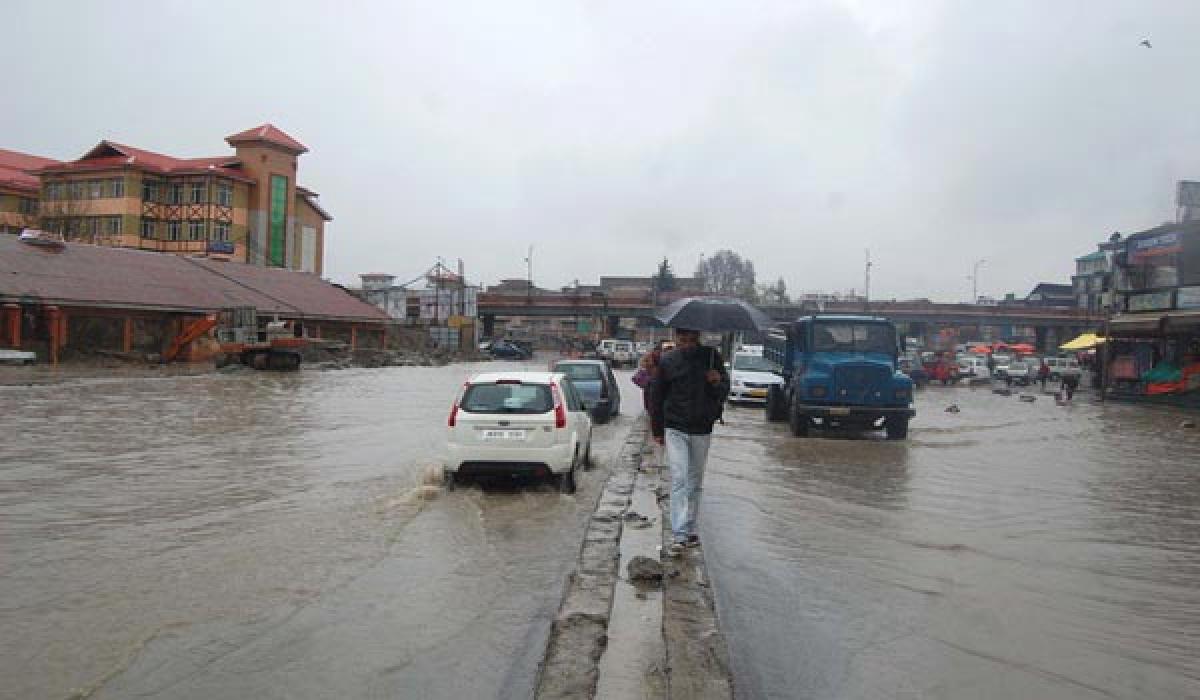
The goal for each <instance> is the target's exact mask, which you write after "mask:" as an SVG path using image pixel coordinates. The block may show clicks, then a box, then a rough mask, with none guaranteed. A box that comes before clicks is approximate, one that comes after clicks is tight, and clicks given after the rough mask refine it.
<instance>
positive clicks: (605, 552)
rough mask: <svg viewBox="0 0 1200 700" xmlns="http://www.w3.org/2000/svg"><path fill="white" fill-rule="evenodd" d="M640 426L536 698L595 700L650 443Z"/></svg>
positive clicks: (609, 489)
mask: <svg viewBox="0 0 1200 700" xmlns="http://www.w3.org/2000/svg"><path fill="white" fill-rule="evenodd" d="M646 432H647V431H646V424H645V421H643V420H638V421H637V422H635V423H634V425H633V427H632V428H631V429H630V431H629V434H628V435H626V437H625V440H624V441H623V443H622V445H621V449H620V450H619V451H618V453H617V457H616V459H615V460H614V462H613V464H612V468H611V470H610V472H609V476H608V479H607V481H605V483H604V488H603V489H602V491H601V493H600V497H599V499H598V501H597V504H596V510H595V512H593V513H592V516H591V519H590V520H589V522H588V527H587V532H586V533H585V534H584V537H583V543H582V544H581V545H580V551H579V562H578V565H577V567H576V570H575V571H574V572H572V573H571V576H570V577H569V579H568V581H567V586H566V591H565V592H564V594H563V600H562V603H561V605H560V606H559V610H558V616H557V617H556V618H555V620H554V625H553V626H552V627H551V630H550V639H549V640H548V641H547V644H546V654H545V657H544V658H543V661H542V664H541V668H540V669H539V672H538V683H537V690H536V692H535V697H537V698H544V699H547V700H548V699H550V698H583V697H588V698H590V697H593V696H594V695H595V692H596V684H597V682H598V680H599V676H600V672H599V668H600V665H599V662H600V658H601V657H602V656H603V655H604V650H605V648H606V647H607V645H608V623H609V619H610V616H611V614H612V605H613V595H614V589H615V587H616V584H617V579H618V566H619V564H620V547H621V533H622V529H623V528H622V526H623V521H622V519H621V516H622V514H623V513H624V512H625V510H626V509H627V508H628V507H629V503H630V500H631V495H632V493H633V485H634V480H635V479H636V478H637V470H638V465H639V464H640V462H641V453H642V445H644V444H645V442H646Z"/></svg>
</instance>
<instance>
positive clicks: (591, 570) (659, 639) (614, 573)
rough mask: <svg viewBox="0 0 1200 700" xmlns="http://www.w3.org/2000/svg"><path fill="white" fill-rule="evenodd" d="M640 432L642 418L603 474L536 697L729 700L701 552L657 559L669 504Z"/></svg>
mask: <svg viewBox="0 0 1200 700" xmlns="http://www.w3.org/2000/svg"><path fill="white" fill-rule="evenodd" d="M648 428H649V426H648V424H647V422H646V420H645V417H644V416H643V417H642V418H640V419H639V420H638V421H637V423H635V424H634V427H633V428H632V429H631V430H630V432H629V435H628V436H627V437H626V439H625V442H624V444H623V445H622V448H621V450H620V453H619V454H618V455H617V458H616V460H615V462H614V463H613V464H612V465H611V473H610V475H609V478H608V481H607V482H606V483H605V486H604V490H603V492H602V493H601V494H600V497H599V501H598V503H597V507H596V511H595V512H594V513H593V514H592V518H591V522H590V523H589V524H588V530H587V533H586V534H585V536H584V541H583V545H582V547H581V549H580V555H579V563H578V566H577V567H576V570H575V572H573V573H572V575H571V577H570V580H569V581H568V583H567V588H566V592H565V594H564V596H563V602H562V605H561V606H560V608H559V613H558V616H557V618H556V619H555V622H554V626H553V629H552V630H551V633H550V639H549V641H548V643H547V645H546V655H545V658H544V660H543V662H542V667H541V670H540V673H539V678H538V688H537V694H536V697H538V698H599V699H601V700H625V699H627V698H636V699H651V698H654V699H657V698H672V699H674V698H679V699H683V698H688V699H691V698H712V699H713V700H718V699H725V698H732V697H733V684H732V679H731V677H730V675H729V664H728V654H727V651H726V648H725V641H724V638H723V637H722V636H721V633H720V630H719V628H718V625H717V618H716V610H715V607H714V605H713V595H712V590H711V588H710V586H709V583H708V577H707V575H706V572H705V568H704V557H703V548H698V549H691V550H687V551H686V552H685V553H684V554H682V555H681V556H678V557H668V558H661V552H662V551H664V545H665V544H666V543H667V542H669V538H670V529H669V527H668V526H667V523H668V521H669V516H668V515H667V513H666V508H667V507H668V506H669V503H670V502H669V499H667V498H666V497H665V494H666V493H667V492H668V485H667V483H666V477H665V470H664V469H661V468H660V467H659V466H658V465H654V464H652V463H651V462H652V457H651V449H650V444H649V429H648ZM643 463H644V466H643ZM660 494H661V495H662V497H661V498H660ZM635 557H637V558H643V559H639V561H638V562H637V564H635V566H638V567H639V568H641V569H642V570H644V571H645V572H646V573H648V574H651V575H653V574H654V573H655V571H654V570H655V569H656V567H655V562H659V563H661V566H662V574H663V577H662V579H661V581H656V580H637V581H631V580H630V578H629V564H630V562H631V561H633V560H634V558H635ZM647 559H648V560H650V561H646V560H647Z"/></svg>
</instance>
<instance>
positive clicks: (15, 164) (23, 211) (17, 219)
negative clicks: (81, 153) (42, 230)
mask: <svg viewBox="0 0 1200 700" xmlns="http://www.w3.org/2000/svg"><path fill="white" fill-rule="evenodd" d="M57 162H58V161H55V160H51V159H49V158H42V157H41V156H32V155H29V154H28V153H18V152H16V151H7V150H5V149H3V148H0V233H19V232H20V231H21V230H22V229H25V228H30V227H33V226H36V225H37V217H38V192H39V190H40V189H41V183H40V182H39V180H38V176H37V175H36V174H35V173H36V171H37V170H39V169H41V168H44V167H46V166H48V165H54V164H56V163H57Z"/></svg>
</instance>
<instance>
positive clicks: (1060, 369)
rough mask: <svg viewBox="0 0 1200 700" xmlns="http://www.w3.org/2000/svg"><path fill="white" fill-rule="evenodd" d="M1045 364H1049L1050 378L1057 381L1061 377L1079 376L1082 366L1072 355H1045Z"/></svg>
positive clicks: (1081, 372)
mask: <svg viewBox="0 0 1200 700" xmlns="http://www.w3.org/2000/svg"><path fill="white" fill-rule="evenodd" d="M1046 364H1047V365H1050V378H1051V379H1053V380H1055V381H1058V380H1059V379H1061V378H1063V377H1079V376H1080V375H1082V374H1083V368H1082V367H1080V366H1079V361H1078V360H1076V359H1075V358H1073V357H1047V358H1046Z"/></svg>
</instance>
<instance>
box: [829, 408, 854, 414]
mask: <svg viewBox="0 0 1200 700" xmlns="http://www.w3.org/2000/svg"><path fill="white" fill-rule="evenodd" d="M829 415H831V416H848V415H850V409H848V408H844V407H842V406H836V407H834V408H831V409H829Z"/></svg>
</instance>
